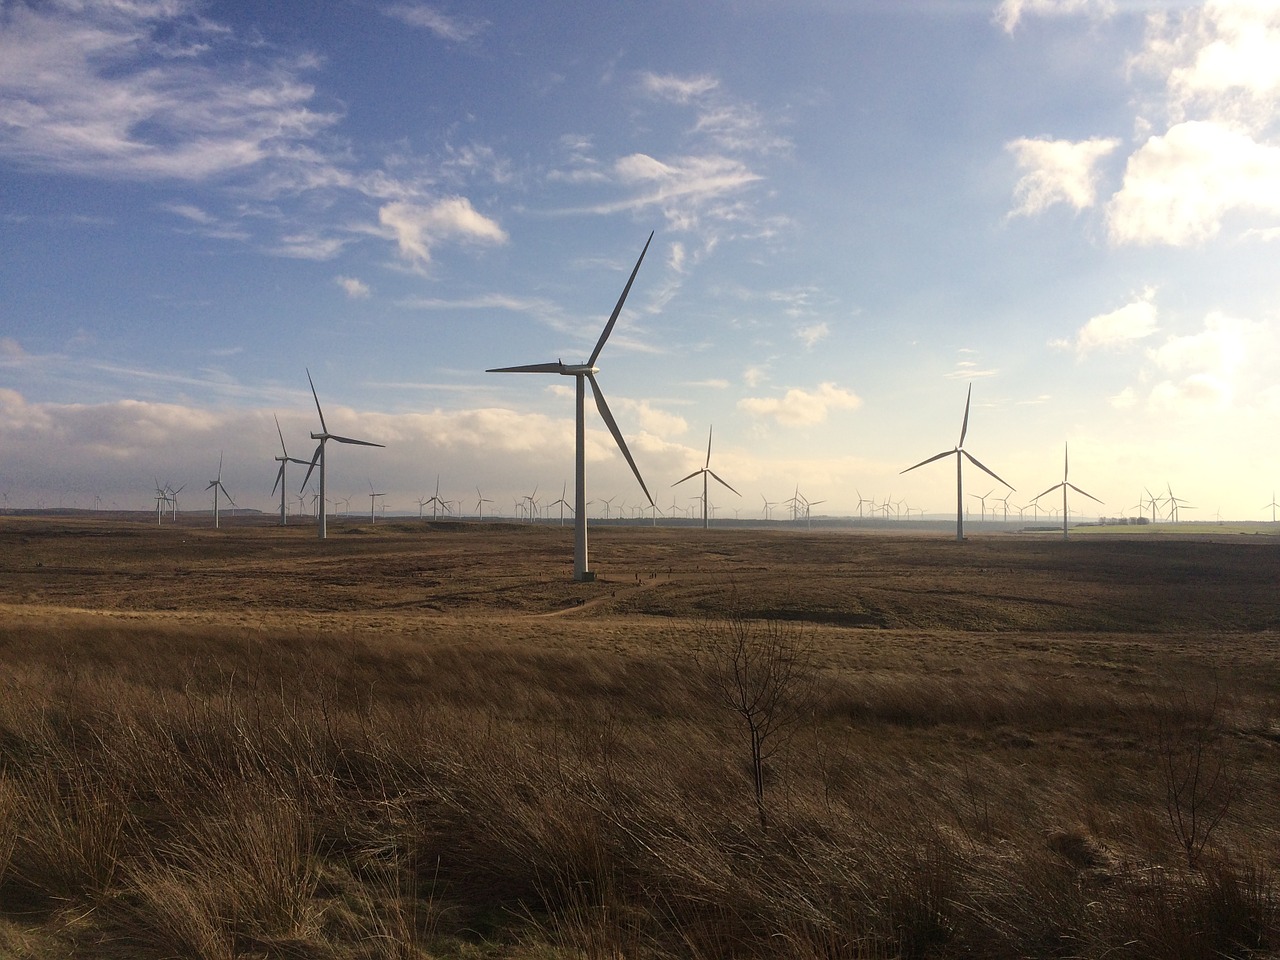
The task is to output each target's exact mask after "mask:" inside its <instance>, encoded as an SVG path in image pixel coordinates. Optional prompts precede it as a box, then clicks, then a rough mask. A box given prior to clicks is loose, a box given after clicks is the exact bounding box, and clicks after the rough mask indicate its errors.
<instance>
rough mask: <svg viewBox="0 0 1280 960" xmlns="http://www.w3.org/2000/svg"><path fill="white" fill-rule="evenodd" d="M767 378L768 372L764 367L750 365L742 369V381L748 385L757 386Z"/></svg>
mask: <svg viewBox="0 0 1280 960" xmlns="http://www.w3.org/2000/svg"><path fill="white" fill-rule="evenodd" d="M768 379H769V372H768V370H767V369H766V368H765V367H761V366H754V365H753V366H750V367H747V369H745V370H743V371H742V382H743V383H745V384H746V385H747V386H748V387H758V386H760V384H762V383H764V382H765V381H766V380H768Z"/></svg>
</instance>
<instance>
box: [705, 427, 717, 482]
mask: <svg viewBox="0 0 1280 960" xmlns="http://www.w3.org/2000/svg"><path fill="white" fill-rule="evenodd" d="M711 430H712V428H711V427H707V462H706V463H704V464H703V466H704V467H709V466H711ZM712 476H715V475H714V474H712Z"/></svg>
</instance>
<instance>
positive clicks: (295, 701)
mask: <svg viewBox="0 0 1280 960" xmlns="http://www.w3.org/2000/svg"><path fill="white" fill-rule="evenodd" d="M591 545H592V566H593V568H594V569H595V570H596V572H597V574H598V575H599V579H598V580H597V581H596V582H594V583H581V584H579V583H573V582H571V580H570V572H571V555H572V530H571V528H570V527H568V526H566V527H559V526H544V525H536V526H529V525H518V524H480V523H438V524H436V523H430V522H421V521H403V522H386V523H378V524H377V525H376V526H375V525H370V524H367V523H366V524H356V523H344V524H341V525H336V526H334V527H333V528H331V535H330V539H329V540H328V541H326V542H323V543H321V542H318V541H317V540H316V539H315V535H314V527H313V526H311V525H300V526H290V527H287V528H284V529H280V528H276V527H274V526H268V525H266V524H265V523H264V522H263V521H262V520H258V521H256V522H254V523H249V522H244V521H240V520H237V521H235V522H232V523H231V524H230V525H226V526H224V528H223V529H221V530H212V529H209V528H208V525H207V523H206V524H203V525H200V524H198V521H195V520H192V521H190V522H188V523H184V522H182V521H181V520H180V521H179V522H178V523H177V524H176V525H175V524H171V523H166V524H164V525H162V526H157V525H155V524H154V522H152V523H142V522H136V521H133V522H131V521H126V520H123V519H115V520H101V519H88V518H59V519H48V518H45V519H40V518H17V517H0V956H18V957H32V958H64V957H66V958H70V957H142V958H150V957H154V958H161V957H202V958H204V957H207V958H232V957H277V956H282V957H320V958H329V957H331V958H335V960H338V958H356V957H370V958H374V957H403V958H411V957H422V958H425V957H504V958H506V957H515V958H551V960H559V958H578V957H586V958H603V957H655V958H659V957H695V958H730V957H733V958H738V957H798V958H800V957H803V958H818V957H822V958H842V957H848V958H858V957H951V956H956V957H960V956H963V957H990V958H1004V957H1009V958H1012V957H1099V958H1100V957H1104V956H1105V957H1134V958H1182V957H1185V958H1201V957H1203V958H1209V957H1222V956H1240V957H1245V956H1275V955H1276V954H1277V952H1280V888H1278V887H1277V877H1278V874H1277V870H1280V589H1277V588H1278V587H1280V541H1278V540H1277V539H1276V538H1274V537H1271V536H1256V535H1254V536H1242V535H1222V536H1217V537H1214V536H1197V537H1178V536H1171V535H1161V536H1149V535H1143V534H1141V533H1137V534H1133V535H1125V534H1110V535H1107V536H1077V537H1076V538H1074V539H1073V540H1072V541H1071V542H1067V543H1064V542H1062V541H1061V539H1060V538H1058V537H1055V536H1052V535H1047V534H1046V535H1039V534H1037V535H1034V536H1027V535H1018V534H1008V535H999V536H975V537H973V538H971V539H970V540H969V542H967V543H965V544H963V545H960V544H956V543H954V542H952V541H951V540H949V539H947V537H946V536H945V534H944V535H929V536H903V535H899V534H894V533H891V532H883V533H877V534H866V533H858V532H838V533H837V532H818V531H813V532H806V531H802V530H781V529H776V530H764V529H756V530H752V529H732V530H710V531H703V530H698V529H689V528H681V529H671V528H661V527H659V528H652V527H644V526H634V527H616V526H615V527H609V526H606V527H602V528H600V529H598V530H594V529H593V532H592V544H591Z"/></svg>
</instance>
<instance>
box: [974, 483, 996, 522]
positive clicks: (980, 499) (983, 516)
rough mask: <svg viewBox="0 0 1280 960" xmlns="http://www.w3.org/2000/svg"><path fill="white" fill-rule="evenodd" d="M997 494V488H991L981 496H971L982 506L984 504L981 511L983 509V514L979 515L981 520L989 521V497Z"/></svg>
mask: <svg viewBox="0 0 1280 960" xmlns="http://www.w3.org/2000/svg"><path fill="white" fill-rule="evenodd" d="M995 492H996V491H995V487H992V488H991V489H990V490H988V491H987V492H986V493H984V494H981V495H979V494H976V493H971V494H969V496H971V497H973V499H975V500H977V501H978V502H979V503H981V504H982V508H981V509H982V513H981V514H980V515H979V516H980V517H981V519H982V520H986V519H987V497H989V496H991V495H992V494H993V493H995Z"/></svg>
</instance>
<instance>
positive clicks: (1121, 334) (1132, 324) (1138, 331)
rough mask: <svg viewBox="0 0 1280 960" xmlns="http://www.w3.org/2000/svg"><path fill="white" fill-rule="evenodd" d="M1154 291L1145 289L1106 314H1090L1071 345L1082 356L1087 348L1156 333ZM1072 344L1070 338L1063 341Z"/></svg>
mask: <svg viewBox="0 0 1280 960" xmlns="http://www.w3.org/2000/svg"><path fill="white" fill-rule="evenodd" d="M1156 313H1157V311H1156V304H1155V290H1154V289H1151V288H1148V289H1146V290H1144V291H1143V293H1142V296H1141V297H1140V298H1139V299H1137V300H1134V301H1133V302H1131V303H1126V304H1125V305H1124V306H1123V307H1120V308H1118V309H1116V310H1112V311H1110V312H1109V313H1100V314H1098V315H1097V316H1095V317H1091V318H1090V319H1089V322H1088V323H1086V324H1085V325H1084V326H1083V327H1081V328H1080V330H1079V331H1078V332H1077V333H1076V339H1075V342H1074V346H1075V349H1076V351H1077V352H1078V353H1079V354H1080V355H1081V356H1083V355H1084V354H1086V353H1088V352H1089V351H1090V350H1096V349H1098V348H1108V347H1120V346H1124V345H1126V344H1129V343H1133V342H1134V341H1136V340H1141V339H1143V338H1144V337H1149V336H1151V334H1153V333H1155V332H1156V329H1157V327H1156ZM1063 343H1064V344H1065V345H1068V346H1070V345H1072V344H1071V341H1064V342H1063Z"/></svg>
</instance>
